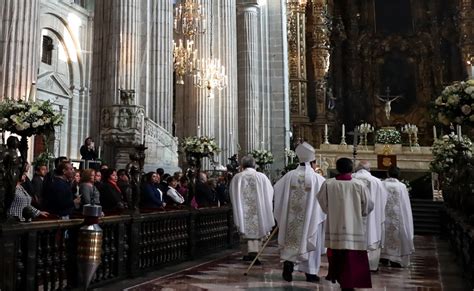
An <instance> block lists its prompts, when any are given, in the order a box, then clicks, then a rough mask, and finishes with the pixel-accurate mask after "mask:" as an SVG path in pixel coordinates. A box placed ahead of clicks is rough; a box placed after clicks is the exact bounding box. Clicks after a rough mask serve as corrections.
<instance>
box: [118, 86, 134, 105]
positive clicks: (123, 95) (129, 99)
mask: <svg viewBox="0 0 474 291" xmlns="http://www.w3.org/2000/svg"><path fill="white" fill-rule="evenodd" d="M118 90H119V92H120V104H122V105H132V103H133V101H134V100H135V90H125V89H118Z"/></svg>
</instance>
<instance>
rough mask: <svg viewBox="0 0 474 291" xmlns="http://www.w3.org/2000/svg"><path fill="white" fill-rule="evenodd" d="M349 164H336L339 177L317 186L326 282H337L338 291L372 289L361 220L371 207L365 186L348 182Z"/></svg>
mask: <svg viewBox="0 0 474 291" xmlns="http://www.w3.org/2000/svg"><path fill="white" fill-rule="evenodd" d="M352 167H353V166H352V161H351V160H350V159H348V158H340V159H338V160H337V161H336V170H337V171H338V172H339V174H338V175H337V176H336V177H335V178H331V179H328V180H326V181H325V182H324V184H323V185H322V186H321V190H320V191H319V193H318V201H319V204H320V205H321V208H322V210H323V211H324V212H325V213H326V214H327V220H326V236H325V245H326V247H327V248H328V262H329V271H328V275H327V276H326V279H328V280H330V281H332V282H335V281H338V282H339V284H340V285H341V288H342V290H352V289H353V288H372V282H371V278H370V269H369V261H368V257H367V235H366V231H367V227H366V225H365V223H364V219H365V217H366V216H367V215H368V214H369V213H370V212H371V211H372V209H373V207H374V204H373V202H372V200H371V199H370V193H369V189H368V188H367V186H366V185H365V184H364V183H363V182H362V181H360V180H357V179H352V175H351V174H352Z"/></svg>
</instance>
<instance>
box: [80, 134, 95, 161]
mask: <svg viewBox="0 0 474 291" xmlns="http://www.w3.org/2000/svg"><path fill="white" fill-rule="evenodd" d="M79 151H80V152H81V159H83V160H97V156H98V155H97V151H96V150H95V145H94V141H93V140H92V137H88V138H86V140H85V141H84V144H83V145H82V146H81V148H80V149H79Z"/></svg>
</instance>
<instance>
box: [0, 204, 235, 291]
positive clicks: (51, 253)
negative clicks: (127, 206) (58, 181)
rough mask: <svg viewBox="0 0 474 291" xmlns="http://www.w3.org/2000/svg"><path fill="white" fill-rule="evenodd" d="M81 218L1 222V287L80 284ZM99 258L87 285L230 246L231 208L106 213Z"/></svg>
mask: <svg viewBox="0 0 474 291" xmlns="http://www.w3.org/2000/svg"><path fill="white" fill-rule="evenodd" d="M82 222H83V221H82V219H71V220H55V221H36V222H32V223H16V224H3V225H0V231H1V237H0V257H1V258H2V263H1V265H0V266H1V267H0V290H62V289H64V288H66V287H78V285H79V275H78V274H79V270H78V266H77V260H76V253H77V234H78V229H79V228H80V227H81V224H82ZM100 226H101V227H102V229H103V243H102V262H101V264H100V265H99V267H98V269H97V271H96V273H95V275H94V277H93V279H92V283H91V286H92V287H94V286H98V285H105V284H107V283H109V282H112V281H115V280H118V279H124V278H128V277H130V276H132V277H133V276H137V275H139V274H141V273H142V272H143V271H149V270H156V269H158V268H161V267H163V266H166V265H170V264H175V263H178V262H182V261H186V260H191V259H193V258H195V257H198V256H202V255H206V254H208V253H209V251H211V250H212V251H214V250H216V249H224V248H230V247H233V246H234V245H235V244H236V243H238V234H237V233H236V230H235V227H234V225H233V218H232V209H231V208H227V207H222V208H207V209H200V210H192V211H189V210H176V211H167V212H155V213H147V214H141V215H134V216H131V215H121V216H111V217H104V218H102V219H101V220H100Z"/></svg>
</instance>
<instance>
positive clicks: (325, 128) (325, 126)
mask: <svg viewBox="0 0 474 291" xmlns="http://www.w3.org/2000/svg"><path fill="white" fill-rule="evenodd" d="M324 135H326V136H327V135H328V124H327V123H326V124H325V125H324Z"/></svg>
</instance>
